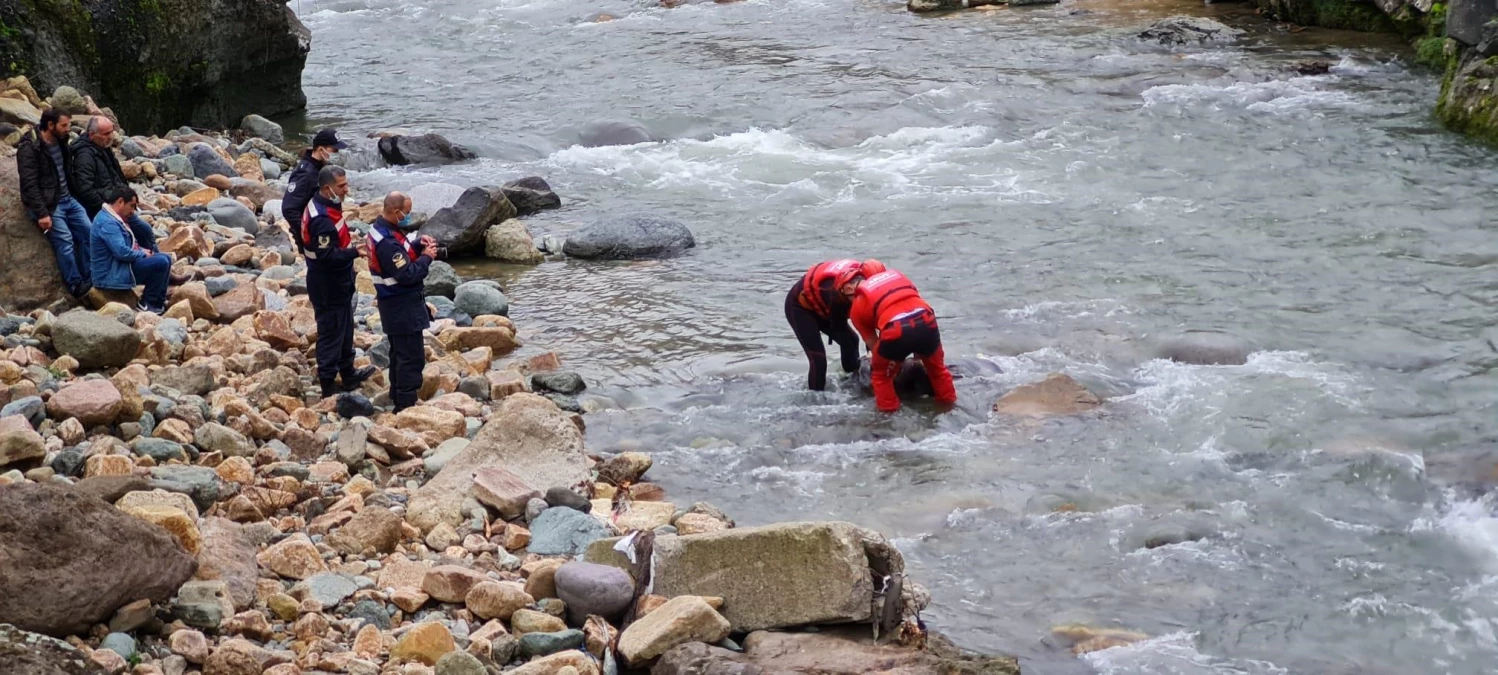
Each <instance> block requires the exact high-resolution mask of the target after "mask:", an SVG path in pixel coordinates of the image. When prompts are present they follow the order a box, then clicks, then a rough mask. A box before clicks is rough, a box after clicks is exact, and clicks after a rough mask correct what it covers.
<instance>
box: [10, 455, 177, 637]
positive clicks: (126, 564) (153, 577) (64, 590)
mask: <svg viewBox="0 0 1498 675" xmlns="http://www.w3.org/2000/svg"><path fill="white" fill-rule="evenodd" d="M0 513H4V514H6V517H5V518H3V519H0V560H4V561H5V565H4V567H5V573H4V574H0V623H8V624H12V625H14V626H16V627H18V628H22V629H24V630H30V631H35V632H38V633H44V634H47V635H53V636H59V637H61V636H66V635H71V634H83V633H86V632H87V631H88V630H89V627H90V626H92V625H93V624H96V623H102V622H105V621H108V620H109V618H110V617H111V616H112V615H113V614H114V611H115V610H116V609H118V608H119V607H120V606H122V605H124V604H126V603H130V602H134V601H136V600H140V599H143V598H144V599H149V600H151V601H152V602H164V601H166V600H167V599H169V598H171V597H172V595H173V594H174V593H176V592H177V588H178V587H180V586H181V585H182V583H183V582H185V581H187V580H188V579H190V578H192V575H193V573H194V572H196V571H197V569H198V563H197V561H196V560H194V559H193V557H192V556H191V555H189V554H188V553H187V552H186V551H184V550H182V546H181V544H179V543H177V540H176V539H175V538H173V537H172V535H171V534H169V533H168V532H167V531H166V530H163V529H161V528H160V527H157V526H155V525H152V524H150V523H147V522H145V521H143V520H139V519H137V518H134V517H132V516H129V515H126V514H125V513H124V512H123V511H120V510H118V509H116V508H114V507H113V506H111V505H110V504H107V503H105V502H103V501H100V500H99V499H96V498H94V497H90V496H87V495H84V494H82V493H79V492H75V491H73V490H71V489H68V488H63V487H59V486H57V485H43V484H35V483H19V484H16V485H11V486H9V487H7V488H5V489H3V490H0Z"/></svg>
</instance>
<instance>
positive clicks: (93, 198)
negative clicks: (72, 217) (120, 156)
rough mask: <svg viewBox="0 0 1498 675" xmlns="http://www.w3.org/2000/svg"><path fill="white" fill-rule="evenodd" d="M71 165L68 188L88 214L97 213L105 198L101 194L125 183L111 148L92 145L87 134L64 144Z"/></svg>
mask: <svg viewBox="0 0 1498 675" xmlns="http://www.w3.org/2000/svg"><path fill="white" fill-rule="evenodd" d="M68 150H69V154H70V155H71V156H72V162H73V168H72V171H70V172H69V173H68V181H69V183H68V191H69V192H71V193H73V198H74V199H77V200H78V203H79V204H82V205H83V210H85V211H88V217H89V218H93V217H94V216H95V215H98V213H99V209H100V207H102V206H103V205H104V202H105V201H106V198H105V195H107V194H109V193H110V192H112V191H114V190H117V189H119V188H122V187H127V186H129V184H130V182H129V181H127V180H125V172H124V171H123V170H121V169H120V162H119V160H117V159H115V158H114V151H112V150H110V149H109V148H101V147H99V146H98V145H95V144H94V142H93V141H91V140H89V139H88V136H81V137H79V138H78V140H76V141H73V144H72V145H71V146H68Z"/></svg>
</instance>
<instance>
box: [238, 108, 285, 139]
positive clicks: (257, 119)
mask: <svg viewBox="0 0 1498 675" xmlns="http://www.w3.org/2000/svg"><path fill="white" fill-rule="evenodd" d="M239 128H240V130H241V131H243V132H244V133H245V135H246V136H253V137H255V138H263V139H265V140H266V141H268V142H270V143H273V144H275V145H281V144H282V143H285V142H286V134H285V133H284V132H283V131H282V130H281V125H279V124H276V123H275V122H272V121H270V120H268V119H265V118H264V117H261V116H259V115H245V117H244V119H243V120H240V122H239Z"/></svg>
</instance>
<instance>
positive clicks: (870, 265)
mask: <svg viewBox="0 0 1498 675" xmlns="http://www.w3.org/2000/svg"><path fill="white" fill-rule="evenodd" d="M887 270H889V268H888V267H885V266H884V263H882V262H879V261H878V260H875V259H873V258H869V259H868V260H865V261H863V266H862V267H861V268H860V271H861V272H862V274H863V278H865V279H867V278H869V277H872V276H874V275H875V274H882V273H883V272H885V271H887Z"/></svg>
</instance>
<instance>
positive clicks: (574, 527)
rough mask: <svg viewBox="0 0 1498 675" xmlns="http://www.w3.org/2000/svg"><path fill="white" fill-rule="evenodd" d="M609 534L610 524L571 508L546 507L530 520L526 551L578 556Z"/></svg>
mask: <svg viewBox="0 0 1498 675" xmlns="http://www.w3.org/2000/svg"><path fill="white" fill-rule="evenodd" d="M607 536H609V526H607V525H604V524H603V522H602V521H600V520H598V519H597V518H594V517H593V516H591V515H589V514H586V513H583V512H582V511H577V510H574V509H546V510H545V511H542V512H541V515H539V516H536V520H535V521H534V522H532V523H531V543H530V547H529V549H528V550H529V551H530V552H531V553H534V554H536V555H569V556H579V555H582V554H583V552H585V551H587V550H588V546H589V545H590V544H592V543H593V542H595V541H598V540H599V539H603V538H604V537H607Z"/></svg>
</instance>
